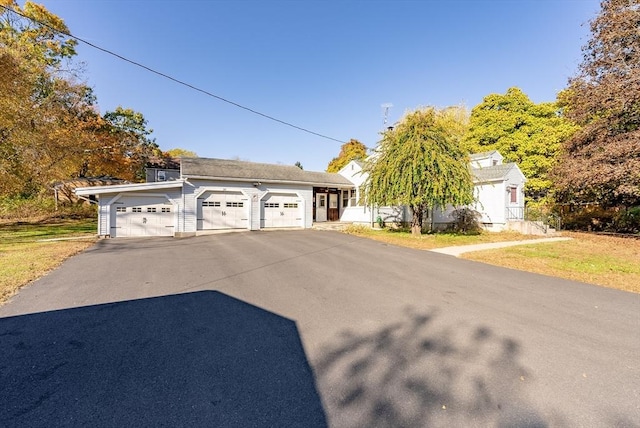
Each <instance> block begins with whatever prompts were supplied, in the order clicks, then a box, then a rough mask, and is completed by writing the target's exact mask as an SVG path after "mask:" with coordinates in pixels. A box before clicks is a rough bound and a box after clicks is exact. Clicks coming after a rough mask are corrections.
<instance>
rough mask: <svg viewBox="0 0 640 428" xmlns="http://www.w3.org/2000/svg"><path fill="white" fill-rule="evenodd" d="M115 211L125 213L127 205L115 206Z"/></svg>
mask: <svg viewBox="0 0 640 428" xmlns="http://www.w3.org/2000/svg"><path fill="white" fill-rule="evenodd" d="M116 212H117V213H126V212H127V207H116Z"/></svg>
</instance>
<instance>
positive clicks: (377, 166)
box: [363, 107, 473, 235]
mask: <svg viewBox="0 0 640 428" xmlns="http://www.w3.org/2000/svg"><path fill="white" fill-rule="evenodd" d="M462 118H463V115H460V114H459V111H458V110H457V109H455V108H454V109H444V110H437V109H435V108H433V107H428V108H423V109H419V110H416V111H413V112H409V113H407V114H406V115H405V116H404V118H403V119H402V120H401V121H400V123H399V124H398V125H397V126H396V127H395V128H394V129H390V130H387V131H385V132H384V133H383V134H382V141H381V142H380V143H379V145H378V147H377V148H376V150H375V154H374V155H372V156H371V157H370V158H369V159H368V160H367V162H366V163H365V167H364V170H363V171H364V172H366V173H367V174H368V178H367V180H366V181H365V183H364V193H365V200H366V203H367V204H371V205H374V206H394V205H407V206H409V208H410V209H411V211H412V213H413V215H412V220H411V233H412V234H413V235H419V234H421V233H422V221H423V216H424V214H425V213H426V211H427V210H428V209H430V208H435V207H446V206H447V205H454V206H460V205H467V204H470V203H471V202H473V181H472V178H471V173H470V170H469V166H468V164H469V158H468V156H467V154H466V153H465V152H464V151H463V150H462V148H461V147H460V144H459V140H460V138H461V131H462V130H464V126H465V125H464V123H461V122H460V121H461V120H462Z"/></svg>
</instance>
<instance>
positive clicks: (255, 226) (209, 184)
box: [183, 179, 313, 233]
mask: <svg viewBox="0 0 640 428" xmlns="http://www.w3.org/2000/svg"><path fill="white" fill-rule="evenodd" d="M206 191H233V192H238V191H239V192H242V193H243V194H244V195H246V196H247V197H248V198H249V200H250V204H251V205H250V206H251V208H250V212H249V216H250V217H249V229H250V230H259V229H260V201H261V200H262V198H263V197H264V196H265V195H267V194H268V193H269V192H271V193H281V194H296V195H298V196H299V197H300V198H301V199H302V204H303V205H304V207H303V208H302V211H303V213H304V220H303V222H304V227H305V228H310V227H311V225H312V222H313V218H312V215H313V212H312V209H313V203H312V197H313V188H312V186H310V185H309V186H303V185H291V186H289V185H283V184H264V183H263V184H260V185H259V186H257V187H255V186H253V185H252V183H241V182H224V181H215V180H200V179H189V181H188V182H187V183H185V186H184V192H185V195H184V198H185V210H184V211H185V214H184V219H183V223H184V230H183V231H184V232H187V233H195V232H196V228H197V221H196V220H197V197H198V196H199V195H202V194H204V192H206Z"/></svg>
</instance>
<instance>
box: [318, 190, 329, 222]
mask: <svg viewBox="0 0 640 428" xmlns="http://www.w3.org/2000/svg"><path fill="white" fill-rule="evenodd" d="M316 221H327V194H326V193H316Z"/></svg>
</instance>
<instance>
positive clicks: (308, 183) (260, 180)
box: [183, 174, 354, 187]
mask: <svg viewBox="0 0 640 428" xmlns="http://www.w3.org/2000/svg"><path fill="white" fill-rule="evenodd" d="M183 178H186V179H194V180H212V181H231V182H234V183H269V184H296V185H302V186H322V187H339V186H354V184H353V183H350V184H346V183H328V182H323V181H297V180H273V179H265V178H237V177H215V176H209V175H189V174H187V175H184V176H183Z"/></svg>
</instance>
